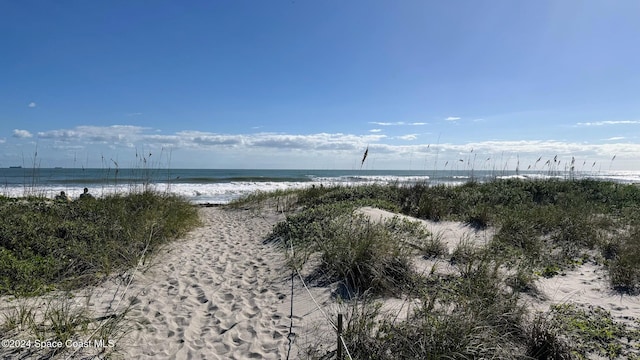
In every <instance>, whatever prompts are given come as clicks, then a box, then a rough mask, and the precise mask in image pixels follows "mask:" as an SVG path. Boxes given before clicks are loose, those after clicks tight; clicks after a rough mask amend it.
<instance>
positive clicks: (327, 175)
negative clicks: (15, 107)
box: [0, 168, 640, 204]
mask: <svg viewBox="0 0 640 360" xmlns="http://www.w3.org/2000/svg"><path fill="white" fill-rule="evenodd" d="M570 176H572V177H575V178H584V177H588V178H595V179H601V180H612V181H616V182H622V183H640V171H612V172H598V173H574V174H569V173H564V172H555V173H549V172H527V171H525V172H523V171H520V172H518V173H516V172H515V171H473V172H471V171H463V170H459V171H448V170H438V171H433V170H422V171H420V170H415V171H410V170H249V169H242V170H239V169H117V170H116V169H76V168H56V169H44V168H43V169H31V168H3V169H0V194H2V195H6V196H12V197H20V196H25V195H42V196H46V197H50V198H53V197H54V196H55V195H56V194H58V193H60V191H65V192H66V193H67V194H68V195H69V196H71V197H72V198H76V197H78V196H79V195H80V194H81V193H82V189H83V188H85V187H88V188H89V190H90V192H91V193H92V194H94V195H97V196H102V195H105V194H110V193H114V192H126V191H139V190H142V189H144V188H145V187H150V188H152V189H154V190H157V191H166V192H171V193H175V194H179V195H182V196H185V197H186V198H188V199H189V200H190V201H192V202H193V203H199V204H204V203H211V204H224V203H227V202H229V201H230V200H232V199H234V198H237V197H240V196H242V195H244V194H247V193H251V192H254V191H257V190H260V191H269V190H275V189H288V188H301V187H305V186H311V185H320V184H323V185H325V186H327V185H355V184H364V183H392V182H399V183H415V182H427V183H429V184H443V183H444V184H452V185H455V184H460V183H464V182H466V181H469V180H470V179H475V180H478V181H487V180H491V179H495V178H509V177H521V178H532V179H536V178H549V177H558V178H569V177H570Z"/></svg>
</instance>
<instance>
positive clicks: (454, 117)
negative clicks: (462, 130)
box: [445, 116, 462, 121]
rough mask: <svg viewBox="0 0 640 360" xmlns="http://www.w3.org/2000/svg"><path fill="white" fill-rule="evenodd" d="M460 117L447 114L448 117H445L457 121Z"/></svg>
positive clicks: (447, 119)
mask: <svg viewBox="0 0 640 360" xmlns="http://www.w3.org/2000/svg"><path fill="white" fill-rule="evenodd" d="M460 119H462V118H461V117H457V116H449V117H448V118H446V119H445V120H446V121H458V120H460Z"/></svg>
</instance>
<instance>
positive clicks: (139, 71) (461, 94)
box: [0, 0, 640, 170]
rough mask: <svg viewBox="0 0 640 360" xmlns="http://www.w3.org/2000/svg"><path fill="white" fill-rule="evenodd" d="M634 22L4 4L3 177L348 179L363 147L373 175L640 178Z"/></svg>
mask: <svg viewBox="0 0 640 360" xmlns="http://www.w3.org/2000/svg"><path fill="white" fill-rule="evenodd" d="M638 16H640V2H638V1H636V0H631V1H610V2H604V1H588V2H587V1H573V0H563V1H514V0H505V1H503V0H491V1H458V0H453V1H423V0H419V1H411V0H403V1H377V0H366V1H355V0H354V1H338V0H322V1H310V0H306V1H303V0H293V1H291V0H288V1H279V0H269V1H257V0H254V1H243V0H239V1H235V0H234V1H231V0H227V1H188V2H186V1H102V2H98V1H55V2H54V1H48V2H47V1H5V0H0V49H1V54H2V55H0V167H6V166H11V165H30V164H32V163H33V160H34V156H35V154H36V151H37V157H35V160H36V161H37V162H38V164H39V165H40V166H42V167H54V166H65V167H80V166H84V167H103V166H105V161H106V162H109V161H110V160H114V161H117V162H118V163H119V165H120V166H123V167H128V166H136V165H137V164H136V161H137V160H136V157H135V155H136V153H139V154H142V153H145V154H146V153H152V154H154V155H153V156H152V158H153V159H155V160H154V161H156V164H157V165H158V166H170V167H172V168H314V169H331V168H342V169H350V168H359V161H360V159H361V157H362V153H363V151H364V149H365V148H366V147H367V146H368V147H369V158H368V160H367V163H366V168H368V169H412V170H419V169H431V168H433V167H436V168H443V167H444V164H447V162H449V164H456V165H455V166H462V165H461V164H463V162H460V161H459V160H460V159H464V160H465V161H467V160H468V159H470V158H471V157H476V158H477V159H476V162H475V163H474V165H473V166H474V167H475V168H476V169H480V168H483V167H488V166H493V167H496V166H497V167H500V168H501V167H503V166H504V165H505V164H506V165H507V166H508V167H510V168H515V167H516V166H517V161H518V160H519V161H520V165H519V167H520V169H526V168H527V167H528V166H529V165H531V166H535V167H537V168H540V167H541V166H542V165H541V164H542V163H543V162H539V163H537V164H536V163H535V161H536V160H537V159H538V158H540V157H542V159H543V160H545V159H547V160H548V159H552V158H553V157H555V156H556V155H557V156H558V158H559V159H563V160H564V161H565V164H567V163H568V162H569V161H570V160H571V158H574V159H575V161H576V168H577V169H580V168H585V170H586V169H589V168H591V167H592V166H593V165H591V164H592V163H593V162H596V163H597V164H600V165H596V166H598V167H601V168H603V169H609V168H612V169H619V170H640V169H639V164H640V161H638V160H639V158H640V103H639V102H638V101H639V100H640V66H639V64H640V47H638V46H637V43H638V40H637V39H640V22H639V21H637V19H638ZM614 155H615V157H616V158H615V161H613V162H612V161H611V159H612V158H613V156H614ZM436 157H437V158H438V160H437V162H436ZM105 159H106V160H105ZM487 159H488V160H487ZM464 164H466V165H465V166H469V165H468V164H469V162H468V161H467V162H464ZM585 164H587V165H585ZM447 166H453V165H447Z"/></svg>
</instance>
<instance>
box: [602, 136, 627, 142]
mask: <svg viewBox="0 0 640 360" xmlns="http://www.w3.org/2000/svg"><path fill="white" fill-rule="evenodd" d="M624 139H626V137H624V136H614V137H610V138H608V139H604V140H605V141H616V140H624Z"/></svg>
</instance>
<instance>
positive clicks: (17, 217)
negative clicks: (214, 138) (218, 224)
mask: <svg viewBox="0 0 640 360" xmlns="http://www.w3.org/2000/svg"><path fill="white" fill-rule="evenodd" d="M0 217H1V218H2V219H3V221H4V223H3V226H2V227H0V294H17V295H36V294H42V293H44V292H46V291H48V290H52V289H72V288H77V287H80V286H84V285H87V284H91V283H95V282H96V281H99V280H100V279H103V278H104V277H105V276H108V275H110V274H112V273H113V272H115V271H119V270H123V269H127V268H131V267H134V266H135V265H136V264H137V262H138V259H139V258H140V255H141V254H142V253H143V252H144V251H146V252H147V253H148V254H152V253H153V252H154V251H155V250H156V249H157V248H158V247H159V246H161V245H162V244H163V243H165V242H167V241H168V240H171V239H175V238H177V237H179V236H180V235H182V234H184V233H185V232H186V231H188V230H189V229H191V228H192V227H194V226H195V225H196V224H197V223H198V217H197V210H196V209H195V208H194V207H193V206H191V205H190V204H189V203H188V202H187V201H185V200H183V199H181V198H178V197H175V196H170V195H164V194H157V193H153V192H149V191H147V192H142V193H131V194H128V195H112V196H107V197H104V198H98V199H87V200H78V201H74V202H70V203H67V202H57V201H51V200H48V199H43V198H27V199H12V198H4V197H0Z"/></svg>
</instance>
